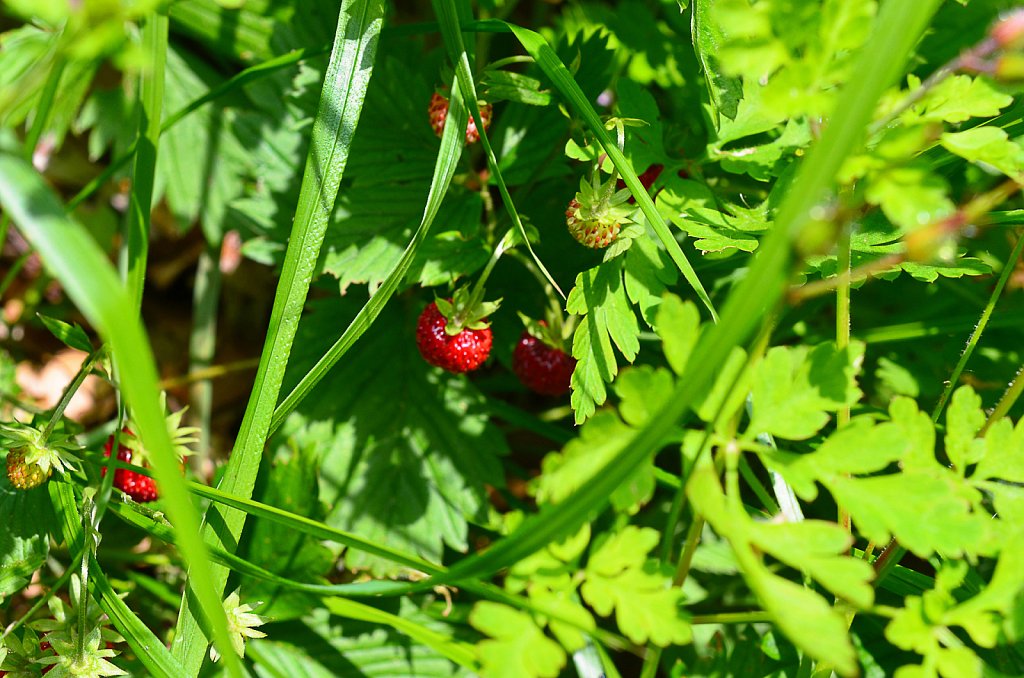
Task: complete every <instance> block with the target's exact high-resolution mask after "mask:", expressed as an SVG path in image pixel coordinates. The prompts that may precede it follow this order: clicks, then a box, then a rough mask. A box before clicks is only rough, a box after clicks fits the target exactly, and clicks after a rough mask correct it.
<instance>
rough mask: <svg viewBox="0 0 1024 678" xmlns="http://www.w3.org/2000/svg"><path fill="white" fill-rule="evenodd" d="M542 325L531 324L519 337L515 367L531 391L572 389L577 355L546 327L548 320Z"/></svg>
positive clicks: (554, 393) (555, 393)
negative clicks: (566, 348) (571, 382)
mask: <svg viewBox="0 0 1024 678" xmlns="http://www.w3.org/2000/svg"><path fill="white" fill-rule="evenodd" d="M538 325H540V328H541V330H542V331H540V332H538V331H537V330H536V329H535V326H534V327H529V328H528V329H526V330H524V331H523V334H522V336H521V337H519V343H518V344H516V348H515V350H514V351H512V371H513V372H515V374H516V376H517V377H519V381H521V382H523V384H524V385H525V386H526V387H527V388H529V389H530V390H531V391H535V392H537V393H540V394H541V395H549V396H559V395H562V394H563V393H565V392H567V391H568V390H569V381H570V378H571V377H572V371H573V370H574V369H575V368H576V359H575V358H573V357H572V356H571V355H569V354H568V353H566V352H565V351H564V350H562V347H561V344H562V342H561V341H560V338H557V337H552V336H551V332H549V331H546V330H547V324H546V323H544V322H543V321H541V322H540V323H538ZM531 329H533V332H531ZM537 335H540V336H537Z"/></svg>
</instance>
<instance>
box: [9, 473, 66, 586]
mask: <svg viewBox="0 0 1024 678" xmlns="http://www.w3.org/2000/svg"><path fill="white" fill-rule="evenodd" d="M0 515H2V516H5V518H4V520H3V523H2V526H0V600H2V599H4V598H6V597H7V596H9V595H11V594H12V593H15V592H17V591H19V590H21V589H22V588H23V587H24V586H26V585H27V584H28V582H29V579H31V578H32V574H33V573H34V572H35V571H36V570H38V569H39V567H40V566H41V565H42V564H43V562H44V561H45V560H46V556H47V554H48V553H49V552H50V537H49V533H50V531H51V530H53V531H56V527H57V523H56V521H55V520H54V516H53V509H52V508H51V503H50V498H49V497H48V496H47V494H46V489H45V487H38V488H35V489H32V490H18V489H15V488H14V487H12V486H11V484H10V482H9V481H8V479H7V474H6V473H4V474H3V475H2V476H0Z"/></svg>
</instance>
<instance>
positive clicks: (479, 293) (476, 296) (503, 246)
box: [452, 229, 512, 326]
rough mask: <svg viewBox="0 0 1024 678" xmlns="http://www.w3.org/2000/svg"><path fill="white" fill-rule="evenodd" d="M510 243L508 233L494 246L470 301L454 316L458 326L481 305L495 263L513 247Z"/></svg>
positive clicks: (477, 280) (474, 286)
mask: <svg viewBox="0 0 1024 678" xmlns="http://www.w3.org/2000/svg"><path fill="white" fill-rule="evenodd" d="M509 233H512V230H511V229H510V230H509ZM508 243H509V237H508V235H507V234H506V236H505V237H504V238H502V239H501V240H500V241H498V246H497V247H495V248H494V252H493V253H492V254H491V258H490V259H488V260H487V265H486V266H484V270H483V271H481V273H480V277H478V278H477V279H476V283H475V284H474V285H473V291H472V293H471V294H470V295H469V301H468V302H467V303H466V306H465V308H463V309H458V310H457V311H456V314H455V317H454V318H452V320H453V321H455V323H456V324H457V325H458V326H461V325H462V323H463V322H465V320H466V317H467V316H468V315H469V314H470V313H472V312H473V309H475V308H476V307H477V306H479V305H480V302H482V301H483V300H484V293H485V291H486V290H485V289H484V286H485V285H486V284H487V279H488V278H489V277H491V271H493V270H494V265H495V264H497V263H498V259H500V258H501V255H502V254H504V253H505V252H506V251H508V250H510V249H512V246H511V245H509V244H508Z"/></svg>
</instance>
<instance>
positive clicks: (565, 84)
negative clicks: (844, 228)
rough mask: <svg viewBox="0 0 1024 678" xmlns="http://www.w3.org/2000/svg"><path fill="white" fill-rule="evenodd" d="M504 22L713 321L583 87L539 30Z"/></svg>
mask: <svg viewBox="0 0 1024 678" xmlns="http://www.w3.org/2000/svg"><path fill="white" fill-rule="evenodd" d="M507 26H508V27H509V29H510V30H511V31H512V33H513V34H515V36H516V38H517V39H518V40H519V42H520V43H521V44H522V45H523V48H524V49H525V50H526V52H527V53H528V54H529V55H530V56H532V57H533V59H534V61H536V62H537V65H538V66H540V68H541V70H542V71H544V74H545V75H547V76H548V78H550V79H551V82H552V83H553V84H554V85H555V88H556V89H558V91H559V92H560V93H561V94H562V97H564V98H565V101H566V103H568V104H569V106H570V107H571V108H572V109H573V110H575V111H576V114H577V115H579V116H580V117H581V118H583V122H584V123H585V124H586V125H587V128H588V129H589V130H590V132H591V133H592V134H593V135H594V136H595V137H597V140H598V141H599V142H600V144H601V146H602V147H603V148H604V151H605V153H607V154H608V158H609V159H610V160H611V161H612V163H614V164H615V167H616V169H618V170H619V174H620V175H621V176H622V180H623V181H624V182H626V186H627V187H628V188H629V190H630V191H631V192H632V193H633V197H634V198H635V199H636V204H637V205H638V206H639V207H640V209H641V210H642V211H643V213H644V216H646V217H647V221H648V222H649V223H650V224H651V227H652V228H653V229H654V232H655V233H657V234H658V239H659V240H660V241H661V243H662V244H663V245H664V246H665V249H666V250H667V251H668V254H669V256H670V257H671V258H672V261H673V263H675V265H676V267H677V268H678V269H679V271H680V273H682V274H683V277H684V278H685V279H686V282H688V283H689V284H690V287H692V288H693V291H694V292H695V293H696V294H697V297H698V298H699V299H700V300H701V303H703V304H704V307H705V308H707V309H708V312H709V313H710V314H711V318H712V319H713V320H715V321H716V322H717V321H718V312H717V311H716V310H715V305H714V304H713V303H712V302H711V297H709V296H708V293H707V292H706V291H705V290H704V285H702V284H701V282H700V278H698V277H697V273H696V271H694V270H693V266H691V265H690V262H689V260H688V259H687V258H686V255H685V254H684V253H683V250H682V248H680V247H679V243H678V242H677V241H676V239H675V236H674V235H672V231H671V230H669V227H668V225H667V224H666V223H665V220H664V219H663V218H662V216H661V214H659V213H658V210H657V208H655V207H654V201H653V200H651V196H650V195H648V193H647V189H646V188H644V185H643V184H642V183H640V178H639V177H637V175H636V172H634V171H633V168H632V167H630V165H629V162H628V161H627V160H626V156H625V155H623V154H622V151H620V150H619V147H618V145H617V144H616V143H615V141H614V140H613V139H612V137H611V135H610V134H608V130H606V129H605V128H604V124H603V123H602V122H601V118H600V117H598V115H597V111H595V110H594V107H593V106H591V105H590V102H589V101H587V98H586V97H585V96H584V95H583V90H581V89H580V86H579V85H577V84H576V81H575V80H574V79H573V77H572V74H571V73H570V72H569V69H568V68H566V67H565V64H563V63H562V60H561V59H559V58H558V55H557V54H555V50H553V49H552V48H551V45H549V44H548V42H547V40H545V39H544V38H543V37H542V36H541V35H540V34H539V33H535V32H534V31H531V30H529V29H528V28H523V27H521V26H516V25H515V24H507Z"/></svg>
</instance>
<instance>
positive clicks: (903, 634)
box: [885, 536, 1024, 677]
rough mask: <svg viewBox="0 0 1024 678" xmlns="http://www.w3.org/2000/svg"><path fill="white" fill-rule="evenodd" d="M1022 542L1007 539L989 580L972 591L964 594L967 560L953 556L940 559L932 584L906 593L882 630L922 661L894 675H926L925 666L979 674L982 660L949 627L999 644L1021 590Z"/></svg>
mask: <svg viewBox="0 0 1024 678" xmlns="http://www.w3.org/2000/svg"><path fill="white" fill-rule="evenodd" d="M1021 543H1022V542H1021V541H1020V539H1019V536H1018V538H1017V539H1015V540H1014V541H1012V542H1009V543H1008V544H1007V546H1006V547H1005V548H1004V550H1003V553H1002V555H1001V556H1000V558H999V561H998V563H997V564H996V569H995V572H994V573H993V575H992V579H991V581H990V582H989V584H988V586H986V587H985V588H984V589H982V590H981V591H980V592H978V593H976V595H973V596H970V597H967V596H966V595H965V593H964V589H963V586H964V580H965V577H966V576H967V574H968V571H969V565H968V564H967V563H966V562H964V561H957V562H946V563H944V564H943V566H942V567H941V569H940V570H939V572H938V573H937V575H936V577H935V587H934V588H933V589H931V590H928V591H925V592H924V593H923V594H922V595H921V596H908V597H907V598H906V600H905V601H904V607H903V608H901V609H899V610H898V611H896V613H895V614H894V616H893V618H892V620H891V621H890V622H889V625H888V626H887V627H886V629H885V636H886V638H887V639H888V640H889V641H891V642H892V643H893V644H894V645H896V646H897V647H900V648H902V649H904V650H911V651H913V652H916V653H917V654H919V655H921V656H922V657H923V659H924V662H923V664H922V665H921V667H915V666H908V667H903V668H901V670H900V672H898V674H897V675H929V674H928V672H927V671H928V670H929V669H931V670H933V671H934V670H935V669H937V670H938V673H939V675H941V676H950V677H952V676H968V675H983V674H982V667H983V666H984V662H983V661H982V659H981V658H980V657H979V656H978V655H977V654H976V653H975V651H974V650H973V649H972V648H971V647H969V646H965V645H964V644H963V643H962V641H961V640H960V639H959V638H958V637H957V635H955V634H954V632H953V627H959V628H960V629H962V630H963V631H964V632H966V634H967V635H968V636H969V637H970V639H971V640H972V641H973V642H974V643H976V644H977V645H978V646H980V647H982V648H992V647H994V646H995V645H996V644H997V642H998V641H999V639H1000V636H1001V634H1002V633H1003V629H1004V624H1009V621H1010V619H1009V618H1010V617H1011V615H1012V614H1014V613H1015V612H1016V610H1015V601H1016V600H1017V599H1018V597H1019V596H1020V594H1021V592H1022V591H1024V551H1022V548H1021ZM931 675H934V674H931Z"/></svg>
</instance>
